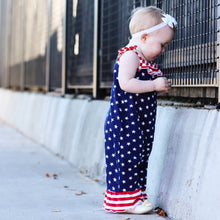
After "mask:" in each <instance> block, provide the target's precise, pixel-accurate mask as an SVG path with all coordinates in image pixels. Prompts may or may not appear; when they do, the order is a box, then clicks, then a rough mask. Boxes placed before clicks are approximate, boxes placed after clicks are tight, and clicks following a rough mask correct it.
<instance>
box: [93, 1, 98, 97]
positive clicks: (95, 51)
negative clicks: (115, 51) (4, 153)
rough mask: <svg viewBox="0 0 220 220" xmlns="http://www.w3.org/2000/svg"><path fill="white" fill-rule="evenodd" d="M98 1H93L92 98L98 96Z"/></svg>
mask: <svg viewBox="0 0 220 220" xmlns="http://www.w3.org/2000/svg"><path fill="white" fill-rule="evenodd" d="M98 8H99V0H94V39H93V42H94V43H93V91H92V93H93V97H94V98H97V96H98V71H97V64H98V63H97V62H98V59H97V57H98V12H99V10H98Z"/></svg>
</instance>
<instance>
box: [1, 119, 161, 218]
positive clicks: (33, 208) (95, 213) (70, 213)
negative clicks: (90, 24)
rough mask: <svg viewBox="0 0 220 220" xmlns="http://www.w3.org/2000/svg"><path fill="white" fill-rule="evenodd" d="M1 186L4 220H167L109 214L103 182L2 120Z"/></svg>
mask: <svg viewBox="0 0 220 220" xmlns="http://www.w3.org/2000/svg"><path fill="white" fill-rule="evenodd" d="M46 174H49V176H50V177H47V176H46ZM54 174H56V175H57V177H56V178H54V177H53V175H54ZM0 186H1V187H0V219H2V220H56V219H57V220H93V219H94V220H99V219H100V220H104V219H105V220H108V219H109V220H120V219H124V220H125V219H131V220H142V219H145V220H162V219H165V218H163V217H160V216H158V215H157V214H148V215H126V214H111V213H106V212H105V211H103V210H102V203H103V197H104V195H103V193H104V191H105V186H104V185H101V184H99V183H97V182H95V181H93V180H91V179H89V178H88V177H86V176H85V175H83V174H80V173H79V170H78V169H76V168H74V167H73V166H71V165H70V164H69V163H68V162H67V161H65V160H62V158H60V157H59V156H57V155H54V154H52V153H51V152H49V151H48V150H47V149H45V148H44V147H42V146H41V145H39V144H37V143H35V142H33V141H32V140H30V139H28V138H27V137H25V136H23V135H22V134H21V133H19V132H18V131H16V130H15V129H14V128H11V127H9V126H8V125H5V124H4V123H2V122H0Z"/></svg>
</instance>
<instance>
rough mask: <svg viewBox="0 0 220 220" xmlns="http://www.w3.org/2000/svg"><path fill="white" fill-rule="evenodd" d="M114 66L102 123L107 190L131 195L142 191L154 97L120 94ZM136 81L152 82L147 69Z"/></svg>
mask: <svg viewBox="0 0 220 220" xmlns="http://www.w3.org/2000/svg"><path fill="white" fill-rule="evenodd" d="M118 67H119V65H118V62H116V63H115V66H114V80H113V85H112V90H111V101H110V109H109V111H108V115H107V118H106V121H105V156H106V175H107V177H106V182H107V190H109V191H111V192H131V191H135V190H137V189H143V190H145V189H146V180H147V165H148V158H149V156H150V153H151V150H152V143H153V139H154V130H155V120H156V107H157V102H156V98H157V93H156V92H149V93H141V94H134V93H128V92H125V91H123V90H122V89H121V88H120V86H119V82H118ZM136 78H137V79H140V80H153V79H154V78H156V76H153V75H150V74H148V72H147V69H140V70H139V71H138V72H137V73H136Z"/></svg>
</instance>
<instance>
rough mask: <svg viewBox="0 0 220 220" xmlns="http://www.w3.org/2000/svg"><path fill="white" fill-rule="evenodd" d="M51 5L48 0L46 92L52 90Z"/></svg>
mask: <svg viewBox="0 0 220 220" xmlns="http://www.w3.org/2000/svg"><path fill="white" fill-rule="evenodd" d="M51 7H52V0H48V30H47V31H48V33H47V50H46V85H45V90H46V92H49V91H50V28H51V10H52V9H51Z"/></svg>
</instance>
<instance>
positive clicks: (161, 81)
mask: <svg viewBox="0 0 220 220" xmlns="http://www.w3.org/2000/svg"><path fill="white" fill-rule="evenodd" d="M153 82H154V87H155V90H156V91H157V92H163V93H167V92H168V91H169V90H170V88H171V80H170V79H167V78H166V77H159V78H157V79H155V80H154V81H153Z"/></svg>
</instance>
